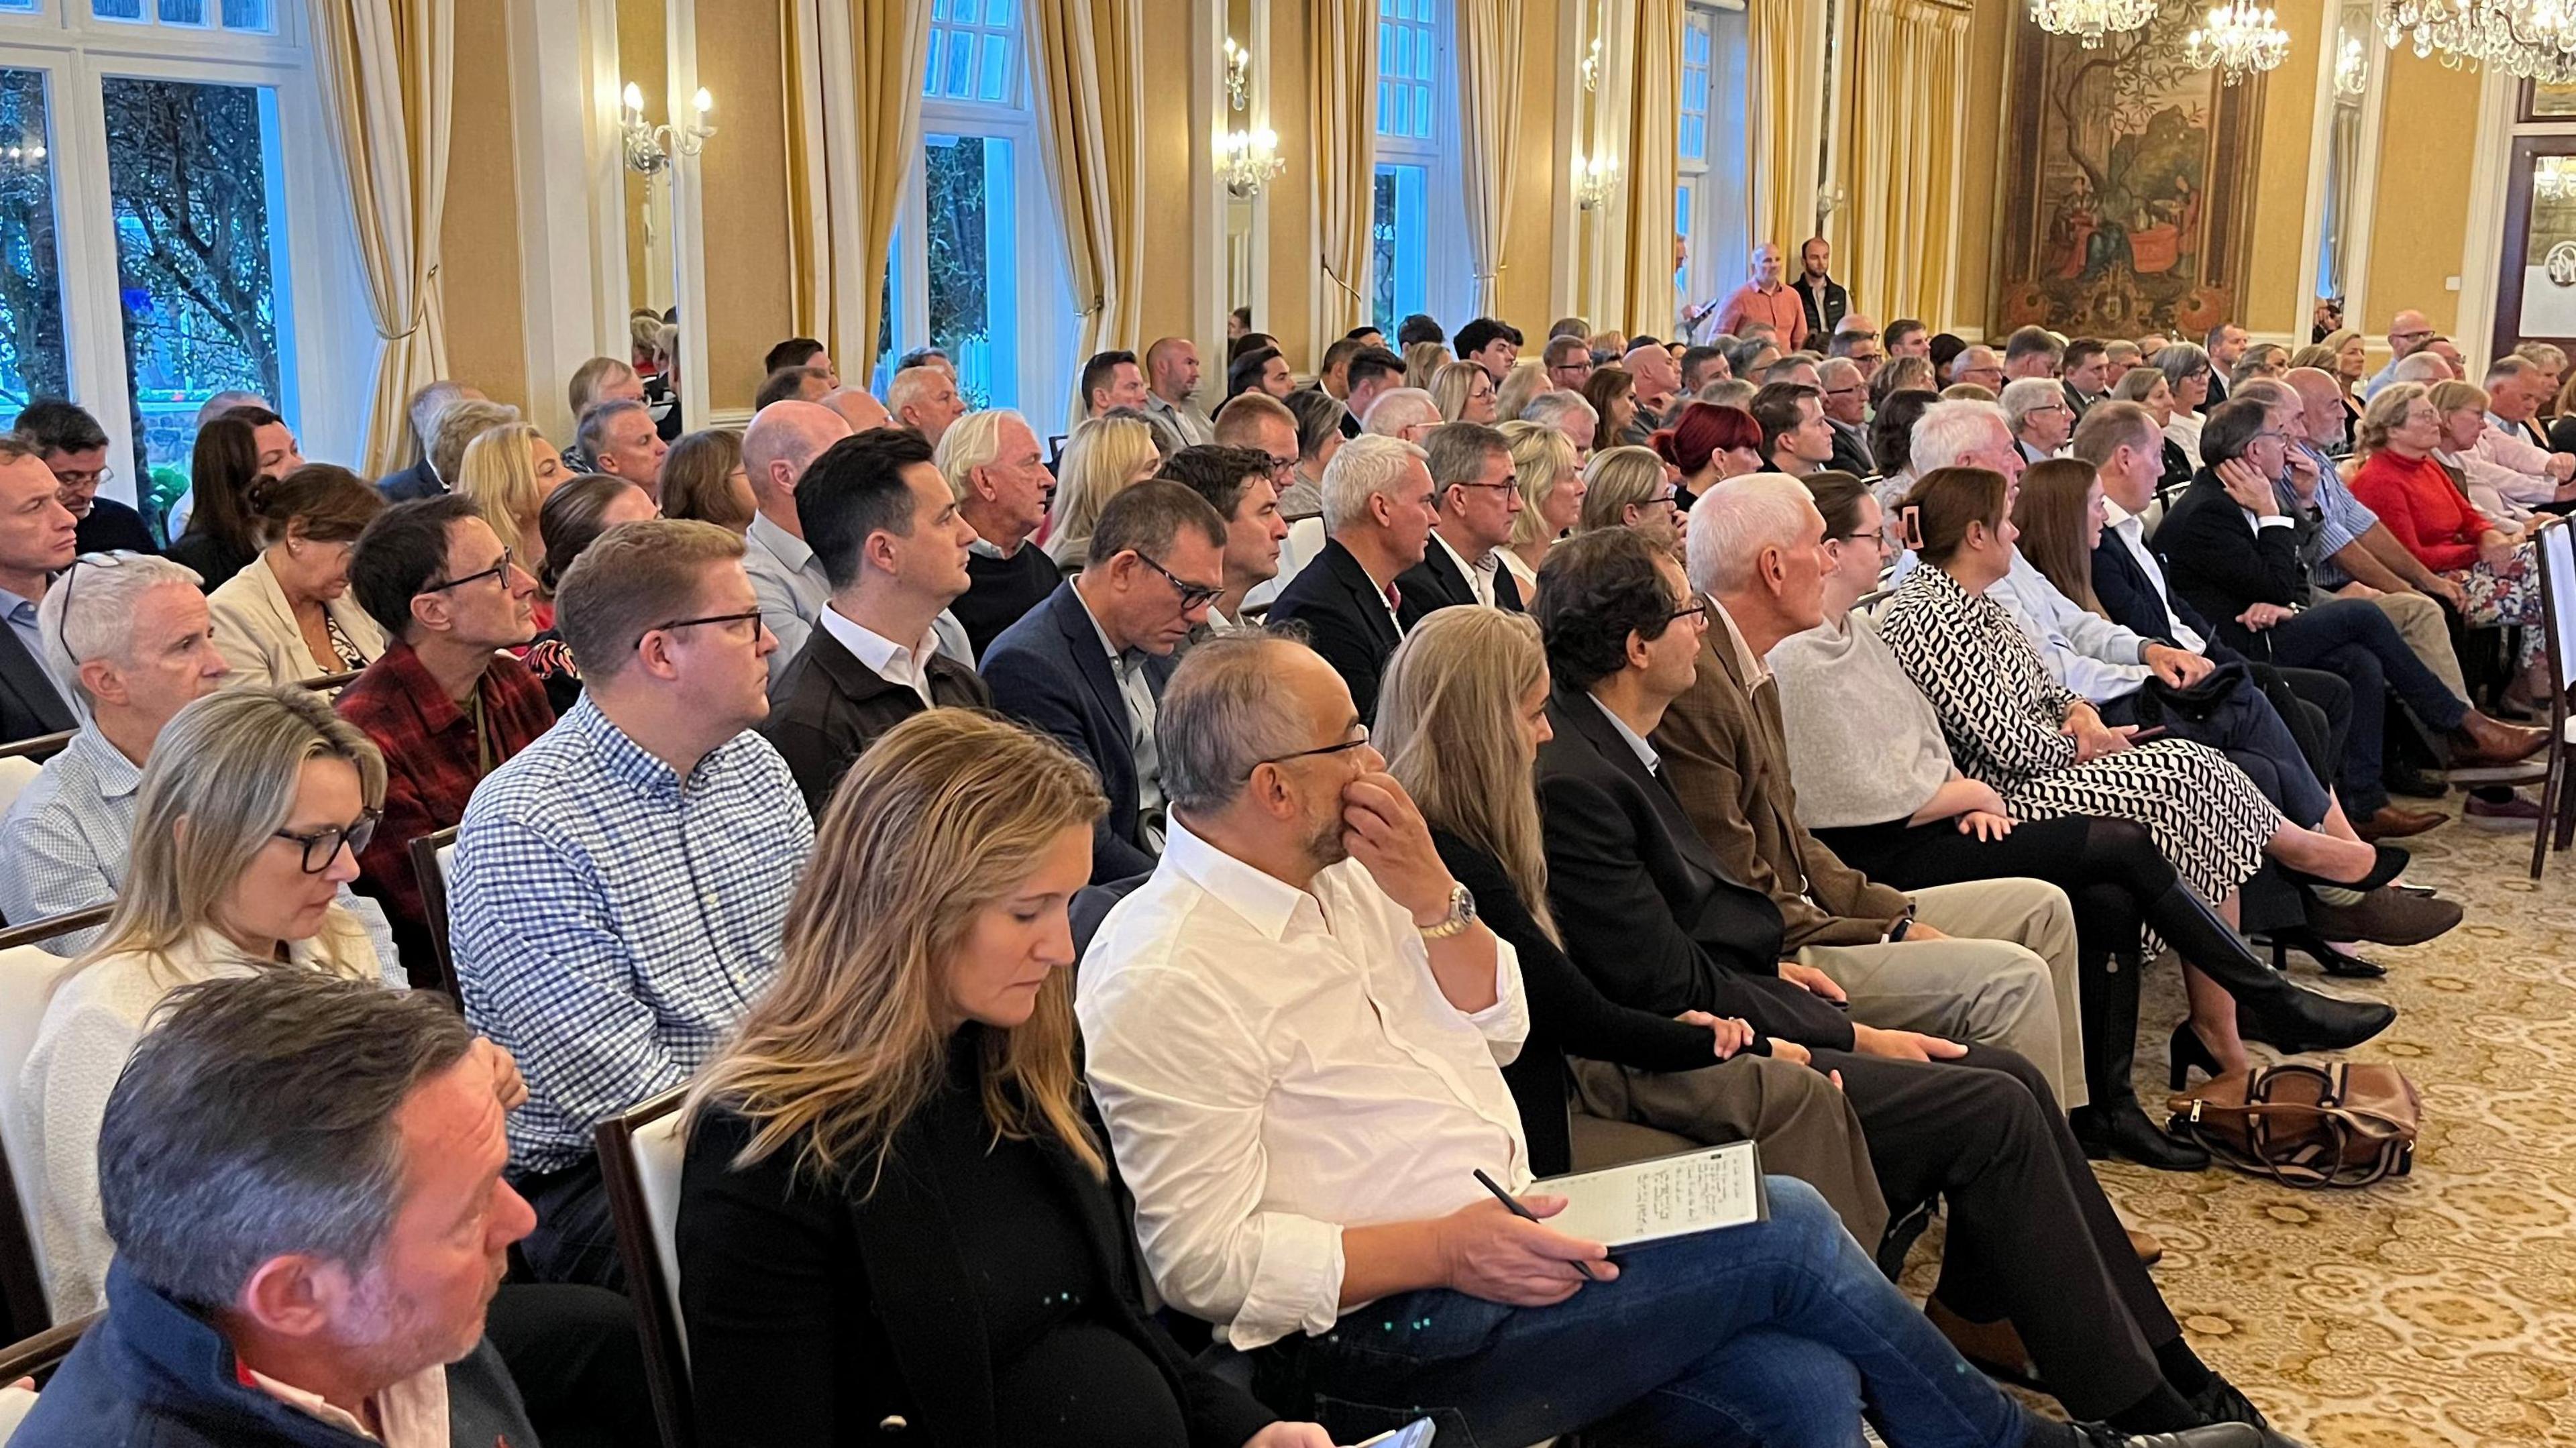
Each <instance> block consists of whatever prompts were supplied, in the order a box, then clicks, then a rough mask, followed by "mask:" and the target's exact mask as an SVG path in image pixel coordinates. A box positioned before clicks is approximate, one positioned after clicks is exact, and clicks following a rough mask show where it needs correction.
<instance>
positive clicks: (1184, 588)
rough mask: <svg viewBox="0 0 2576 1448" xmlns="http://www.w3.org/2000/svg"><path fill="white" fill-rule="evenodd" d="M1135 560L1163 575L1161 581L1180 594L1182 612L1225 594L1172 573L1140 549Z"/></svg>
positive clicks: (1220, 590) (1217, 589)
mask: <svg viewBox="0 0 2576 1448" xmlns="http://www.w3.org/2000/svg"><path fill="white" fill-rule="evenodd" d="M1136 561H1137V562H1139V563H1142V564H1144V565H1145V566H1146V567H1148V568H1150V569H1153V570H1154V571H1155V572H1156V573H1159V574H1161V575H1163V581H1164V582H1166V583H1168V584H1170V585H1172V591H1173V592H1174V593H1177V594H1179V595H1180V596H1181V612H1183V613H1187V612H1189V611H1190V610H1191V609H1194V608H1197V607H1198V606H1199V605H1201V604H1203V603H1214V602H1216V601H1217V600H1218V599H1220V598H1223V597H1224V596H1225V590H1224V589H1222V588H1210V587H1208V586H1207V585H1206V584H1204V583H1192V582H1190V581H1189V580H1188V579H1186V578H1183V577H1181V576H1180V575H1179V574H1177V573H1174V572H1173V571H1172V570H1170V569H1168V568H1165V567H1164V566H1163V565H1161V564H1160V563H1157V562H1155V561H1154V560H1153V559H1151V558H1148V557H1146V556H1145V555H1144V554H1143V553H1142V552H1141V551H1139V552H1137V553H1136Z"/></svg>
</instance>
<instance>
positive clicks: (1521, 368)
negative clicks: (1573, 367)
mask: <svg viewBox="0 0 2576 1448" xmlns="http://www.w3.org/2000/svg"><path fill="white" fill-rule="evenodd" d="M1555 390H1556V384H1555V383H1553V382H1550V381H1548V380H1547V368H1546V367H1545V366H1544V365H1542V364H1541V363H1539V362H1537V361H1535V360H1532V361H1528V362H1516V363H1514V364H1512V370H1511V371H1510V372H1508V373H1505V374H1504V375H1503V385H1502V386H1500V387H1497V388H1495V389H1494V416H1496V417H1498V418H1501V419H1502V420H1503V421H1505V422H1511V421H1514V420H1516V419H1518V418H1519V417H1520V415H1521V409H1523V408H1525V407H1527V406H1529V405H1530V399H1531V398H1534V397H1536V396H1538V395H1539V394H1540V393H1543V392H1554V391H1555Z"/></svg>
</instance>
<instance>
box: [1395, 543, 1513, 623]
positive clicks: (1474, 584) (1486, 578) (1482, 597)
mask: <svg viewBox="0 0 2576 1448" xmlns="http://www.w3.org/2000/svg"><path fill="white" fill-rule="evenodd" d="M1431 541H1432V542H1434V543H1437V544H1439V545H1440V551H1441V552H1443V553H1446V554H1448V555H1449V561H1450V562H1452V563H1455V564H1457V565H1458V571H1459V572H1460V573H1463V574H1465V575H1466V576H1467V590H1468V592H1470V593H1473V594H1475V595H1476V601H1477V602H1478V603H1481V604H1483V605H1484V606H1485V607H1487V608H1492V607H1493V606H1494V575H1495V574H1497V573H1500V572H1502V571H1503V550H1501V549H1500V548H1495V549H1491V550H1489V551H1487V552H1486V554H1485V561H1484V563H1483V565H1482V566H1479V565H1477V564H1473V563H1470V562H1468V561H1467V555H1466V554H1464V553H1461V552H1459V551H1458V550H1457V549H1455V548H1453V547H1451V546H1450V545H1449V540H1448V539H1446V538H1443V537H1441V536H1440V530H1439V529H1437V528H1434V529H1432V530H1431ZM1399 622H1400V621H1399Z"/></svg>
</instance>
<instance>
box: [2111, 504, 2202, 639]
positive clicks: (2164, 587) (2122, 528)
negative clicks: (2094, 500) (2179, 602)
mask: <svg viewBox="0 0 2576 1448" xmlns="http://www.w3.org/2000/svg"><path fill="white" fill-rule="evenodd" d="M2102 531H2103V532H2105V533H2108V534H2110V535H2111V536H2112V537H2114V538H2117V539H2119V540H2120V546H2121V547H2123V548H2126V549H2128V550H2129V556H2130V557H2131V558H2134V559H2136V560H2137V564H2138V567H2139V569H2140V570H2142V571H2143V572H2145V574H2146V575H2147V581H2148V582H2149V583H2152V584H2154V585H2155V586H2156V597H2158V598H2160V599H2163V600H2164V605H2165V627H2166V628H2167V629H2170V630H2171V631H2172V633H2173V641H2174V642H2175V643H2177V644H2180V645H2181V646H2182V647H2183V648H2185V649H2187V650H2189V651H2190V652H2192V653H2195V654H2202V653H2207V652H2209V641H2208V640H2207V639H2204V638H2202V637H2201V636H2200V635H2199V634H2198V633H2195V632H2194V631H2193V630H2192V628H2191V626H2190V625H2188V624H2186V623H2184V622H2183V621H2182V618H2181V616H2180V615H2178V614H2176V613H2175V612H2174V607H2173V587H2172V585H2170V584H2168V583H2166V582H2165V567H2164V565H2163V564H2161V563H2158V562H2157V561H2156V555H2155V554H2154V553H2153V552H2152V551H2150V550H2149V549H2148V547H2147V524H2146V520H2145V519H2143V518H2141V517H2139V516H2138V515H2137V514H2135V513H2132V512H2130V511H2129V510H2128V509H2126V508H2123V507H2121V506H2120V505H2119V504H2117V503H2114V502H2112V501H2111V500H2110V499H2108V498H2104V499H2103V500H2102Z"/></svg>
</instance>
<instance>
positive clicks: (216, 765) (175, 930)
mask: <svg viewBox="0 0 2576 1448" xmlns="http://www.w3.org/2000/svg"><path fill="white" fill-rule="evenodd" d="M140 794H141V798H140V801H139V802H138V804H137V807H136V808H137V813H136V816H135V827H134V848H133V854H132V857H131V861H130V863H129V865H128V867H127V872H126V877H125V887H124V889H123V891H122V892H121V893H119V895H118V896H117V900H116V908H115V912H114V913H113V914H112V915H110V916H109V918H108V922H107V926H106V928H105V929H104V930H103V931H101V932H100V934H99V937H98V940H97V943H96V944H94V945H92V946H91V947H90V949H89V950H88V951H87V952H86V953H84V954H83V955H81V956H80V957H79V958H78V959H77V960H75V961H73V962H72V965H71V967H70V969H69V970H67V971H66V972H65V973H64V974H63V976H62V977H61V978H60V980H59V981H58V982H57V983H56V985H55V987H54V991H53V997H52V999H51V1000H49V1001H47V1002H46V1005H45V1014H44V1019H43V1020H42V1021H41V1022H40V1023H39V1024H38V1025H37V1027H36V1039H35V1045H34V1048H33V1049H32V1050H31V1051H29V1053H28V1056H27V1064H26V1068H25V1070H24V1072H23V1074H22V1075H21V1076H20V1078H19V1095H18V1105H17V1111H18V1114H19V1123H18V1124H19V1127H20V1131H21V1139H22V1140H27V1141H32V1142H34V1143H36V1148H37V1158H36V1159H37V1161H38V1162H39V1163H40V1164H41V1166H40V1171H39V1174H38V1176H37V1180H38V1182H40V1183H41V1188H40V1191H39V1195H38V1201H37V1211H36V1217H37V1221H36V1226H37V1230H38V1232H39V1233H40V1234H41V1238H42V1241H43V1243H44V1248H45V1252H44V1257H45V1265H46V1273H47V1278H48V1280H47V1282H46V1295H47V1297H48V1298H49V1299H50V1301H51V1302H52V1304H53V1312H54V1320H55V1321H57V1322H67V1321H70V1320H71V1319H73V1318H75V1317H78V1316H80V1315H82V1314H84V1313H87V1312H91V1311H94V1310H96V1309H97V1308H98V1306H99V1305H100V1303H101V1301H102V1297H103V1290H104V1282H105V1276H106V1272H107V1263H108V1258H109V1257H110V1256H111V1255H112V1254H113V1252H114V1250H115V1247H114V1244H113V1243H111V1242H110V1241H109V1240H108V1236H107V1231H106V1227H105V1224H104V1223H103V1222H102V1221H101V1220H100V1216H99V1201H98V1163H97V1155H96V1153H97V1144H98V1130H99V1123H100V1121H101V1119H102V1118H103V1117H104V1116H105V1114H106V1111H107V1097H108V1092H109V1090H110V1089H111V1088H112V1087H114V1086H115V1084H116V1077H117V1073H118V1071H120V1070H121V1069H123V1067H124V1065H125V1058H126V1056H127V1054H128V1053H129V1052H131V1051H132V1050H133V1047H134V1043H135V1041H136V1040H137V1039H139V1038H140V1037H141V1035H142V1033H143V1027H144V1022H145V1020H146V1019H147V1018H148V1017H149V1016H150V1014H151V1012H152V1008H153V1007H154V1006H155V1005H157V1004H158V1003H159V1002H160V1000H161V998H162V997H163V996H164V995H166V994H168V993H169V991H170V990H171V989H173V988H174V987H176V986H179V985H182V984H185V983H187V982H189V981H197V980H207V979H211V978H213V977H215V976H220V975H233V974H240V973H244V972H248V971H254V970H273V969H296V970H327V971H330V972H332V973H333V974H335V975H343V976H348V977H351V978H353V979H359V980H376V979H380V978H382V977H383V976H384V974H385V971H384V967H383V964H382V962H380V961H378V960H377V958H376V952H375V950H374V948H373V947H372V946H370V945H369V944H368V941H367V932H366V930H365V928H364V927H362V926H361V925H360V924H359V923H358V921H357V919H356V918H355V917H353V916H351V915H350V914H349V913H348V912H347V911H345V910H344V909H342V908H341V907H340V906H339V905H337V904H335V903H334V897H335V895H336V894H337V892H338V891H339V888H340V887H341V886H342V885H344V884H346V883H348V882H349V881H351V880H354V879H356V878H357V875H358V855H357V852H358V850H359V849H361V848H363V847H364V846H365V844H366V843H367V840H368V838H369V836H370V835H372V834H373V832H374V830H375V824H376V811H377V809H378V808H379V807H380V806H381V805H382V804H383V803H384V794H385V766H384V761H383V759H382V757H380V756H379V755H378V754H377V752H376V747H375V746H374V745H373V744H370V743H369V742H367V737H366V736H365V735H364V734H361V733H360V732H358V730H357V728H356V726H354V725H351V724H349V723H347V722H345V721H343V720H342V719H341V718H340V717H339V716H338V715H337V714H334V713H333V712H332V711H331V705H330V703H329V701H327V700H325V699H323V698H322V697H321V696H319V695H317V694H315V693H313V692H311V691H310V690H307V689H304V688H301V687H298V686H296V685H292V684H289V685H285V686H282V687H273V688H251V689H226V690H222V691H219V692H217V693H213V694H209V695H207V696H206V697H205V698H202V699H199V700H197V701H196V702H195V703H193V704H190V705H189V706H188V707H186V708H185V709H182V710H180V711H179V713H178V714H177V716H176V717H174V718H172V719H171V721H170V724H169V727H168V728H167V729H165V730H164V731H163V732H162V735H161V738H160V740H159V742H158V743H156V744H155V745H154V746H153V750H152V756H151V761H150V763H149V764H147V765H146V766H145V768H144V771H143V782H142V785H141V787H140Z"/></svg>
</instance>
